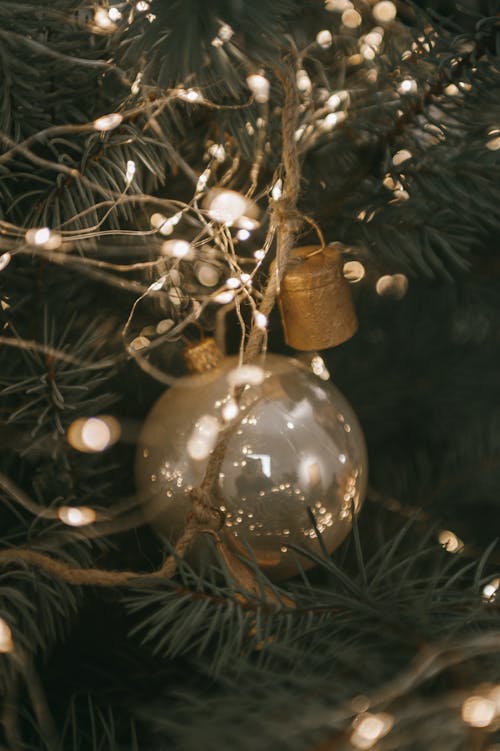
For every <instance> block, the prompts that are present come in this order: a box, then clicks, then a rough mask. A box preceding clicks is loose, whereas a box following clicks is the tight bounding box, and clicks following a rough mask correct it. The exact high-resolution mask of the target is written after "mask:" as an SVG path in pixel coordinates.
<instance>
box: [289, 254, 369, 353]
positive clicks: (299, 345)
mask: <svg viewBox="0 0 500 751" xmlns="http://www.w3.org/2000/svg"><path fill="white" fill-rule="evenodd" d="M342 267H343V260H342V254H341V253H340V251H339V250H337V249H335V248H333V247H332V246H327V247H325V248H321V247H319V246H314V245H308V246H305V247H302V248H295V249H294V250H293V251H292V256H291V258H290V261H289V263H288V266H287V270H286V273H285V276H284V277H283V280H282V282H281V289H280V292H279V296H278V303H279V308H280V313H281V320H282V322H283V328H284V331H285V340H286V343H287V344H289V345H290V346H291V347H294V349H298V350H304V351H308V352H310V351H312V350H317V349H326V348H327V347H334V346H336V345H337V344H341V343H342V342H345V341H346V340H347V339H350V338H351V336H352V335H353V334H354V333H355V332H356V330H357V328H358V323H357V320H356V312H355V310H354V305H353V302H352V298H351V290H350V288H349V284H348V282H347V281H346V280H345V278H344V275H343V273H342Z"/></svg>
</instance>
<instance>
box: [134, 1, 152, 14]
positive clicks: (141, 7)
mask: <svg viewBox="0 0 500 751" xmlns="http://www.w3.org/2000/svg"><path fill="white" fill-rule="evenodd" d="M149 8H150V5H149V3H147V2H145V0H139V2H138V3H136V5H135V9H136V10H137V11H139V13H146V12H147V11H148V10H149Z"/></svg>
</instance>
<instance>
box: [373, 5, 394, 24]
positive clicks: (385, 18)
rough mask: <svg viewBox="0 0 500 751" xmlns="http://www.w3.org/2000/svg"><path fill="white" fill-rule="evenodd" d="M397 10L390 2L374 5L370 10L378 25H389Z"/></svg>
mask: <svg viewBox="0 0 500 751" xmlns="http://www.w3.org/2000/svg"><path fill="white" fill-rule="evenodd" d="M397 12H398V11H397V8H396V6H395V5H394V3H392V2H390V0H382V2H379V3H375V5H374V6H373V9H372V13H373V17H374V19H375V20H376V21H378V22H379V23H390V22H391V21H394V19H395V18H396V16H397Z"/></svg>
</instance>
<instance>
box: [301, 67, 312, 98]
mask: <svg viewBox="0 0 500 751" xmlns="http://www.w3.org/2000/svg"><path fill="white" fill-rule="evenodd" d="M297 88H298V90H299V91H303V92H304V93H306V92H309V91H311V89H312V83H311V79H310V78H309V75H308V73H307V71H305V70H303V69H301V70H298V71H297Z"/></svg>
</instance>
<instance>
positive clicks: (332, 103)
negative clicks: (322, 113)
mask: <svg viewBox="0 0 500 751" xmlns="http://www.w3.org/2000/svg"><path fill="white" fill-rule="evenodd" d="M342 104H349V92H348V91H337V92H335V94H332V95H331V96H329V97H328V99H327V100H326V106H327V107H328V109H330V110H336V109H337V108H338V107H340V105H342Z"/></svg>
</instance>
